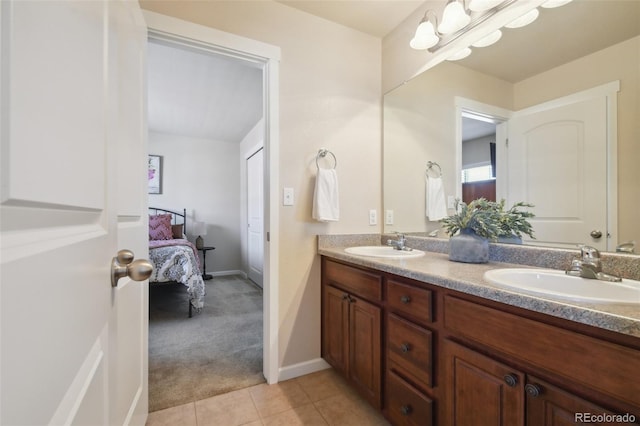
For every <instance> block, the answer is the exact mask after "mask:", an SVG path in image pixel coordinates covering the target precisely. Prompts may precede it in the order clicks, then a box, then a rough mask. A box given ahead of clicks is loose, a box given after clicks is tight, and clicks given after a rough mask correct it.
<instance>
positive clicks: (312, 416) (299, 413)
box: [262, 404, 327, 426]
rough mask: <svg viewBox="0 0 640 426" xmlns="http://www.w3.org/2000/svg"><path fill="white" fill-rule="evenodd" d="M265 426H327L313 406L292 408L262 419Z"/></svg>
mask: <svg viewBox="0 0 640 426" xmlns="http://www.w3.org/2000/svg"><path fill="white" fill-rule="evenodd" d="M262 421H263V423H264V424H265V426H327V422H326V421H324V418H323V417H322V415H321V414H320V412H319V411H318V410H317V409H316V408H315V407H314V406H313V404H308V405H303V406H302V407H297V408H292V409H291V410H287V411H283V412H282V413H279V414H275V415H273V416H269V417H266V418H264V419H262Z"/></svg>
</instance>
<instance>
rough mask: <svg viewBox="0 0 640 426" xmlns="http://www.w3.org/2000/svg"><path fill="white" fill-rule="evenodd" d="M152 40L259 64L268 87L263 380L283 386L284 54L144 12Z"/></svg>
mask: <svg viewBox="0 0 640 426" xmlns="http://www.w3.org/2000/svg"><path fill="white" fill-rule="evenodd" d="M144 15H145V20H146V22H147V26H148V29H149V35H150V38H151V39H153V40H161V41H164V42H170V43H174V44H175V45H179V46H187V47H189V48H191V49H195V50H204V51H208V52H214V53H219V54H221V55H227V56H232V57H235V58H237V59H242V60H246V61H249V62H252V63H254V64H259V65H260V66H261V68H262V71H263V82H264V85H263V87H264V97H263V104H264V132H263V136H264V148H263V152H264V164H263V165H264V171H263V173H264V186H263V188H264V210H263V212H264V236H265V238H263V241H262V243H263V248H264V260H263V269H264V278H263V343H264V344H263V348H264V350H263V375H264V377H265V378H266V380H267V382H268V383H276V382H277V381H278V346H279V345H278V340H277V327H278V321H277V318H278V286H277V276H278V261H279V259H278V244H279V240H278V238H277V236H278V227H279V226H278V210H277V201H278V197H279V194H278V191H277V184H278V178H279V173H278V145H279V143H278V138H279V134H278V125H277V124H278V103H279V102H278V78H279V77H278V76H279V59H280V49H279V48H278V47H275V46H271V45H268V44H265V43H262V42H258V41H253V40H249V39H246V38H244V37H239V36H235V35H233V34H229V33H224V32H222V31H218V30H215V29H213V28H206V27H202V26H200V25H196V24H193V23H190V22H186V21H181V20H178V19H175V18H171V17H167V16H164V15H160V14H157V13H153V12H149V11H144ZM269 236H270V238H269Z"/></svg>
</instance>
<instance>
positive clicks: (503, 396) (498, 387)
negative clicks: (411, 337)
mask: <svg viewBox="0 0 640 426" xmlns="http://www.w3.org/2000/svg"><path fill="white" fill-rule="evenodd" d="M443 346H444V350H443V358H444V364H445V365H444V368H445V383H444V387H445V389H446V397H445V398H446V406H447V407H448V409H447V416H446V418H447V421H446V422H445V424H448V425H457V426H502V425H510V426H518V425H523V424H524V401H525V397H524V374H522V373H520V372H519V371H514V369H513V368H510V367H508V366H506V365H504V364H502V363H500V362H498V361H495V360H493V359H491V358H489V357H487V356H484V355H481V354H479V353H477V352H474V351H472V350H470V349H468V348H466V347H464V346H461V345H459V344H456V343H454V342H452V341H450V340H446V341H445V342H444V345H443Z"/></svg>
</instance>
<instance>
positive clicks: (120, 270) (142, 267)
mask: <svg viewBox="0 0 640 426" xmlns="http://www.w3.org/2000/svg"><path fill="white" fill-rule="evenodd" d="M133 258H134V255H133V252H132V251H131V250H120V251H119V252H118V255H117V256H116V257H114V258H113V259H112V260H111V287H117V286H118V280H119V279H120V278H124V277H129V278H131V279H132V280H134V281H144V280H146V279H147V278H149V277H150V276H151V272H153V265H152V264H151V263H150V262H149V261H148V260H145V259H138V260H133Z"/></svg>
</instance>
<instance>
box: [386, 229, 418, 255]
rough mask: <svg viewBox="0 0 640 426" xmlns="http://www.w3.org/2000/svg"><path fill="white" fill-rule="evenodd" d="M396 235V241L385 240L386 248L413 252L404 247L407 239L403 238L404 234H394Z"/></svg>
mask: <svg viewBox="0 0 640 426" xmlns="http://www.w3.org/2000/svg"><path fill="white" fill-rule="evenodd" d="M396 235H397V236H398V239H397V240H387V245H388V246H392V247H393V248H394V249H396V250H404V251H411V250H413V249H412V248H409V247H407V246H405V244H406V242H407V239H406V238H405V236H404V234H401V233H399V232H396Z"/></svg>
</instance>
